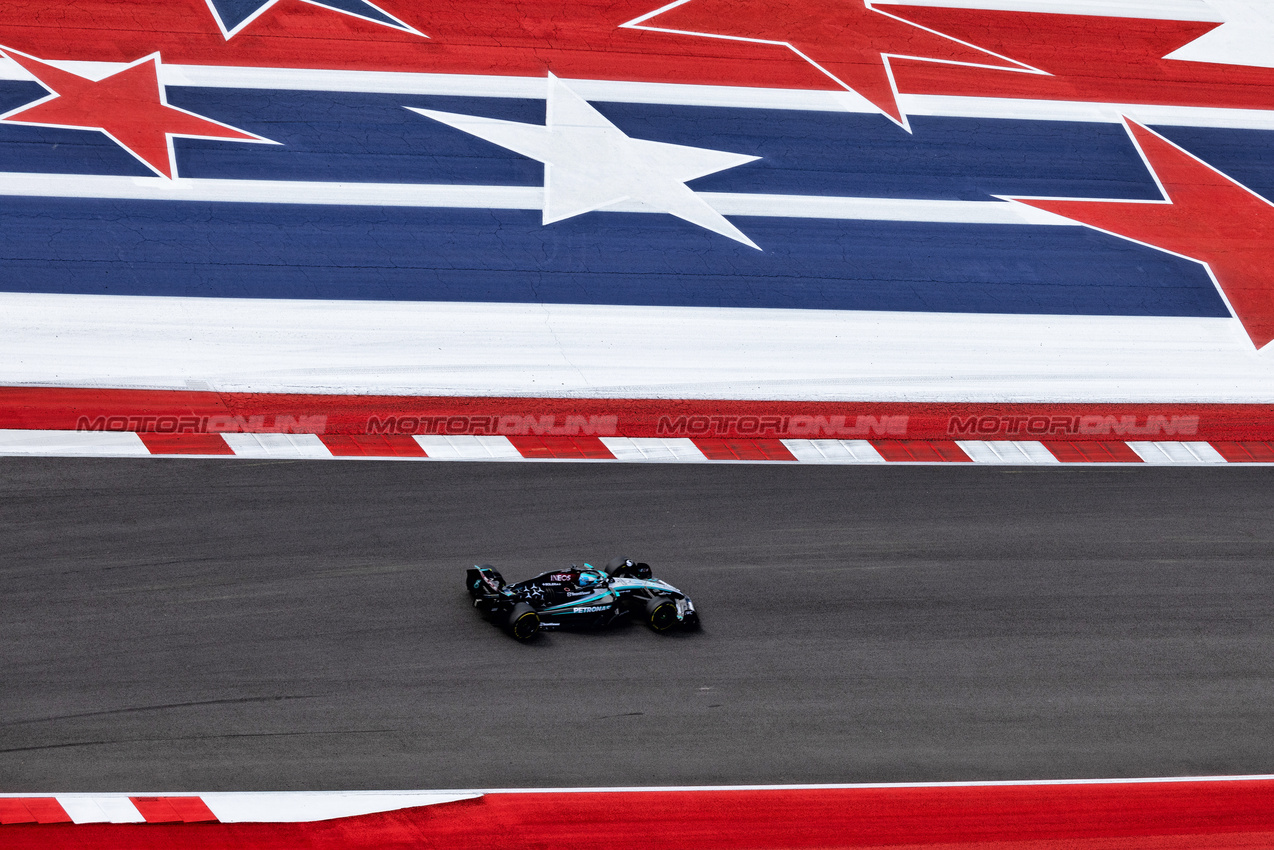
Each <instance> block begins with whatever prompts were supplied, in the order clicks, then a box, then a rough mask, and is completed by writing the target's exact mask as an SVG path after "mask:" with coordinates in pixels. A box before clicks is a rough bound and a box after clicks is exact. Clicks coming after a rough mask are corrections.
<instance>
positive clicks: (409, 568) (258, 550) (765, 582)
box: [0, 458, 1274, 792]
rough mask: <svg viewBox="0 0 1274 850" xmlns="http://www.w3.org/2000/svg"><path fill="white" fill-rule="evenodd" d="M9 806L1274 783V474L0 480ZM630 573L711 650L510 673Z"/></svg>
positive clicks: (573, 650)
mask: <svg viewBox="0 0 1274 850" xmlns="http://www.w3.org/2000/svg"><path fill="white" fill-rule="evenodd" d="M0 543H2V545H3V557H2V559H0V582H2V583H0V653H2V655H0V790H4V791H31V792H50V791H92V790H102V791H106V790H110V791H144V790H171V791H179V790H254V789H261V790H266V789H277V790H288V789H357V788H499V787H517V786H538V787H551V786H605V785H650V784H734V783H831V782H858V781H910V780H974V779H1037V778H1054V777H1057V778H1077V777H1132V776H1167V775H1200V774H1238V773H1269V772H1274V711H1271V710H1270V706H1271V705H1274V567H1272V565H1271V556H1272V555H1274V479H1272V478H1271V475H1270V471H1269V470H1267V469H1261V468H1245V469H1236V468H1223V469H1209V468H1186V469H1171V468H1119V469H1109V468H1107V469H1102V468H1047V469H1024V468H972V467H970V466H967V465H963V466H956V465H952V466H935V467H910V468H896V467H885V468H878V467H830V468H813V469H811V468H808V467H806V468H794V467H789V466H782V465H777V464H765V465H720V466H703V465H695V466H691V467H678V466H676V465H626V464H533V463H520V464H497V463H490V464H469V463H419V462H412V463H394V462H334V461H328V462H304V461H301V462H251V461H238V462H233V461H202V460H150V461H143V462H138V461H135V460H119V461H111V460H85V459H17V458H4V459H0ZM616 554H630V555H633V556H636V557H640V558H641V559H643V560H648V561H649V562H650V563H652V564H653V565H655V567H656V574H658V575H662V576H663V577H665V578H667V579H669V580H670V581H672V582H673V583H674V584H676V585H678V586H680V587H682V588H683V589H684V590H686V591H687V592H689V593H691V594H692V596H693V597H694V599H695V600H696V602H697V603H698V604H699V607H700V608H701V610H702V612H703V616H704V620H705V627H704V629H703V631H702V632H700V633H697V634H692V635H683V636H675V637H660V636H657V635H655V634H653V633H650V632H648V631H646V630H645V629H644V628H642V627H638V626H633V627H629V628H623V629H619V630H617V631H615V632H610V633H600V634H586V633H585V634H581V633H572V634H563V633H557V634H551V635H546V636H542V637H541V639H539V640H538V641H537V642H536V643H534V644H533V645H528V646H522V645H517V644H515V643H514V642H513V641H512V640H510V639H509V638H507V637H506V636H505V635H503V634H502V633H501V632H499V631H497V630H496V629H495V628H494V627H492V626H490V625H489V624H487V623H484V622H482V621H481V620H480V619H479V618H478V617H477V616H476V615H475V614H474V613H473V612H472V611H471V610H470V609H469V606H468V599H467V597H466V595H465V593H464V590H463V585H462V578H463V569H464V568H465V567H466V566H468V565H470V564H472V563H474V562H476V561H490V562H491V563H494V564H496V565H497V566H498V567H500V568H501V569H503V570H504V571H505V575H506V576H507V577H510V578H513V579H519V578H523V577H526V576H528V575H530V574H532V573H533V572H537V571H540V570H542V569H549V568H551V567H554V566H557V565H559V564H564V563H569V562H571V561H582V560H591V561H592V562H593V563H603V562H604V561H605V560H606V559H608V558H609V557H611V556H612V555H616Z"/></svg>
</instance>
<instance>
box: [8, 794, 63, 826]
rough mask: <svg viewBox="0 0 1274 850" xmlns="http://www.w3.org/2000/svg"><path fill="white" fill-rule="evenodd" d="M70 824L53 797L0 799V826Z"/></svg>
mask: <svg viewBox="0 0 1274 850" xmlns="http://www.w3.org/2000/svg"><path fill="white" fill-rule="evenodd" d="M70 822H71V816H70V815H68V814H67V813H66V810H65V809H63V808H62V806H61V805H60V804H59V803H58V801H57V800H56V799H54V798H53V797H0V824H19V823H70Z"/></svg>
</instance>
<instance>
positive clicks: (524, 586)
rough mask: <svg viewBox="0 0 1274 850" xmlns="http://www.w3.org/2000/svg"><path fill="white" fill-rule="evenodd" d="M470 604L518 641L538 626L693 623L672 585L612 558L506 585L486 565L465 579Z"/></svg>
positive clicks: (660, 627)
mask: <svg viewBox="0 0 1274 850" xmlns="http://www.w3.org/2000/svg"><path fill="white" fill-rule="evenodd" d="M465 584H466V586H467V587H468V590H469V597H470V598H471V599H472V600H473V607H474V608H476V609H477V610H478V612H479V613H480V614H482V616H483V617H485V618H487V619H488V620H490V621H492V622H494V623H496V624H498V625H500V626H503V627H504V628H505V629H506V630H507V631H508V632H509V634H511V635H513V637H515V638H517V639H518V640H530V639H531V638H533V637H535V635H536V634H537V633H538V632H539V631H540V630H541V629H557V628H595V627H600V626H609V625H611V624H612V623H615V622H616V621H618V620H622V619H626V618H632V619H639V620H641V621H642V622H644V623H645V624H646V625H647V626H649V627H650V628H651V629H653V630H654V631H656V632H671V631H675V630H678V629H693V628H696V627H697V626H698V625H699V614H698V613H697V612H696V611H695V606H694V603H693V602H691V601H690V597H689V596H686V595H685V594H684V593H682V592H681V591H680V590H678V589H677V588H675V587H673V586H672V585H671V584H669V583H668V582H666V581H663V580H661V579H657V578H655V577H654V576H653V575H651V571H650V565H649V564H642V563H637V562H634V561H633V560H632V559H630V558H615V559H614V560H612V561H611V562H610V563H608V564H607V565H606V569H604V570H601V569H598V568H597V567H594V566H592V565H591V564H585V565H584V566H583V567H577V566H575V565H574V564H572V565H571V566H570V567H569V568H568V569H564V570H554V571H552V572H547V573H541V574H540V575H538V576H536V577H535V578H531V579H527V580H526V581H520V582H518V583H517V584H507V583H505V581H504V577H503V576H502V575H500V573H499V572H498V571H497V570H496V568H495V567H493V566H491V565H490V564H478V565H477V566H475V567H472V568H470V569H469V571H468V573H467V574H466V577H465Z"/></svg>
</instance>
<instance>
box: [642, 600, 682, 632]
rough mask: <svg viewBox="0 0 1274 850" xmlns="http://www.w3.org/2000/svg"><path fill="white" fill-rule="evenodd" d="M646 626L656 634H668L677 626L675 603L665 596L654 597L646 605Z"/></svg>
mask: <svg viewBox="0 0 1274 850" xmlns="http://www.w3.org/2000/svg"><path fill="white" fill-rule="evenodd" d="M646 625H648V626H650V628H651V629H652V630H654V631H656V632H668V631H671V630H672V629H673V627H675V626H676V625H677V603H676V602H673V601H672V600H671V599H669V598H668V597H667V596H656V597H655V598H654V599H652V600H650V601H649V602H647V603H646Z"/></svg>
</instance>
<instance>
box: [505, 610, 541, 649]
mask: <svg viewBox="0 0 1274 850" xmlns="http://www.w3.org/2000/svg"><path fill="white" fill-rule="evenodd" d="M508 630H509V634H511V635H513V637H514V639H516V640H530V639H531V638H533V637H535V635H536V633H537V632H539V630H540V615H539V614H537V613H536V612H535V609H534V608H532V607H531V606H530V605H527V604H526V603H525V602H519V603H518V604H517V605H514V606H513V610H512V611H510V612H509V622H508Z"/></svg>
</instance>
